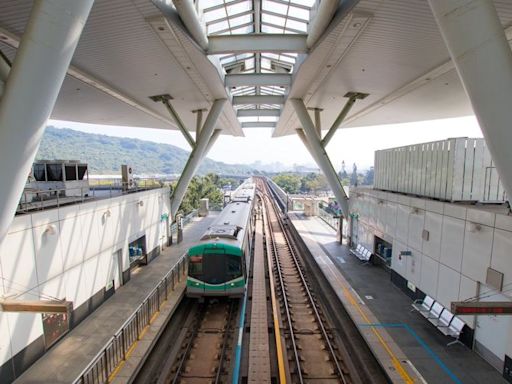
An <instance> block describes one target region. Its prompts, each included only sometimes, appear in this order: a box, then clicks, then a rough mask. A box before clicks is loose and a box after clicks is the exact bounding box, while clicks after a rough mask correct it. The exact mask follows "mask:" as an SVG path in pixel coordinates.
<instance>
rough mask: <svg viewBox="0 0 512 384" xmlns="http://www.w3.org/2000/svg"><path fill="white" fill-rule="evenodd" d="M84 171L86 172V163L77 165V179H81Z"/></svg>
mask: <svg viewBox="0 0 512 384" xmlns="http://www.w3.org/2000/svg"><path fill="white" fill-rule="evenodd" d="M86 172H87V165H79V166H78V180H83V179H84V176H85V173H86Z"/></svg>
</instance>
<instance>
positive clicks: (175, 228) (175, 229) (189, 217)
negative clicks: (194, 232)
mask: <svg viewBox="0 0 512 384" xmlns="http://www.w3.org/2000/svg"><path fill="white" fill-rule="evenodd" d="M198 212H199V211H198V210H197V209H194V210H193V211H192V212H190V213H189V214H188V215H187V216H185V217H184V218H183V227H185V225H187V224H188V223H190V221H191V220H192V219H193V218H194V217H197V214H198ZM176 232H178V225H177V224H176V223H172V224H171V233H176Z"/></svg>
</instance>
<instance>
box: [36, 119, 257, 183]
mask: <svg viewBox="0 0 512 384" xmlns="http://www.w3.org/2000/svg"><path fill="white" fill-rule="evenodd" d="M189 153H190V152H188V151H185V150H183V149H181V148H178V147H175V146H174V145H169V144H157V143H154V142H152V141H144V140H138V139H132V138H124V137H113V136H106V135H98V134H92V133H85V132H80V131H75V130H72V129H67V128H64V129H59V128H55V127H51V126H49V127H47V128H46V130H45V133H44V136H43V140H42V142H41V146H40V147H39V152H38V154H37V156H36V159H37V160H40V159H50V160H51V159H64V160H69V159H75V160H80V161H84V162H87V163H88V164H89V170H90V172H91V173H92V174H117V173H119V174H120V172H121V164H130V165H132V166H133V168H134V169H135V172H136V173H137V174H146V175H150V174H172V173H181V171H182V169H183V168H184V167H185V163H186V161H187V158H188V155H189ZM209 172H214V173H217V174H225V175H245V174H251V173H252V169H251V168H250V167H248V166H246V165H240V164H226V163H222V162H218V161H214V160H211V159H205V160H204V161H203V163H202V164H201V166H200V168H199V173H200V174H206V173H209Z"/></svg>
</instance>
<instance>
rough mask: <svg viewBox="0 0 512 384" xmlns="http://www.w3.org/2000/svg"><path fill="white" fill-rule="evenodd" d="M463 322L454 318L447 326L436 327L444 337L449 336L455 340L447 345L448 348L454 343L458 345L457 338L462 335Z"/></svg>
mask: <svg viewBox="0 0 512 384" xmlns="http://www.w3.org/2000/svg"><path fill="white" fill-rule="evenodd" d="M464 325H465V324H464V322H463V321H462V320H461V319H459V318H458V317H456V316H454V317H453V319H452V321H450V324H448V326H447V327H439V326H438V329H439V330H440V331H441V332H442V333H443V334H444V335H446V336H450V337H453V338H454V339H455V340H454V341H452V342H450V343H448V344H447V345H448V346H450V345H453V344H456V343H460V344H462V343H461V342H460V340H459V337H460V335H461V333H462V329H463V328H464Z"/></svg>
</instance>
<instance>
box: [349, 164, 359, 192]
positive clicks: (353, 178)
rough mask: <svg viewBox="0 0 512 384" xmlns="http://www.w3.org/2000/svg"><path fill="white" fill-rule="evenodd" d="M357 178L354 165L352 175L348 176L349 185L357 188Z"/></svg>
mask: <svg viewBox="0 0 512 384" xmlns="http://www.w3.org/2000/svg"><path fill="white" fill-rule="evenodd" d="M357 184H358V177H357V165H356V163H354V165H353V166H352V175H350V185H353V186H355V187H357Z"/></svg>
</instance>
